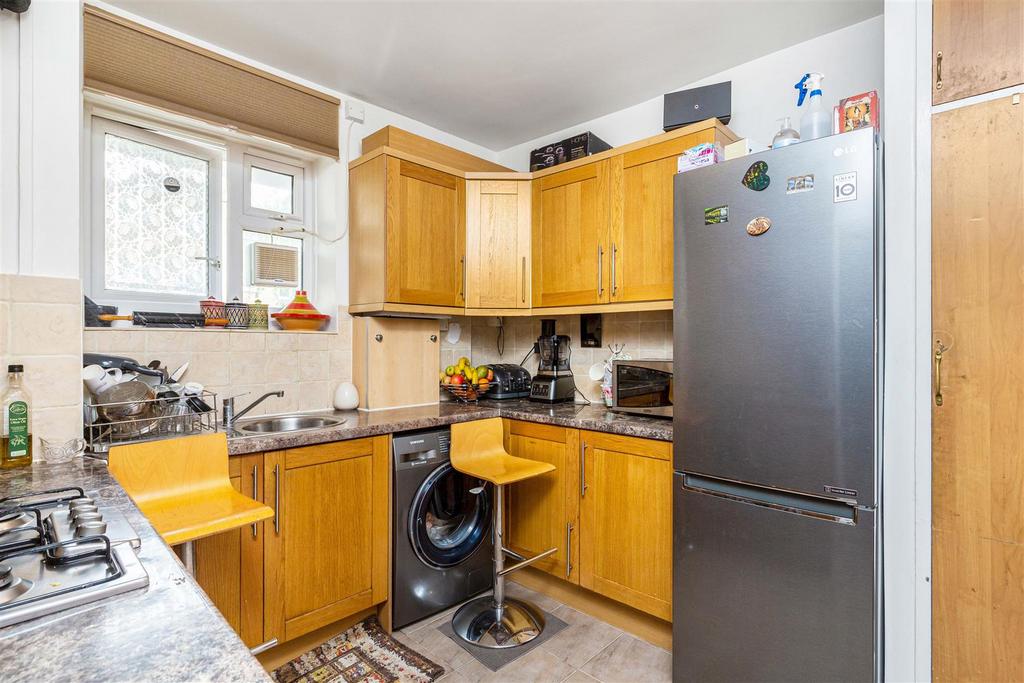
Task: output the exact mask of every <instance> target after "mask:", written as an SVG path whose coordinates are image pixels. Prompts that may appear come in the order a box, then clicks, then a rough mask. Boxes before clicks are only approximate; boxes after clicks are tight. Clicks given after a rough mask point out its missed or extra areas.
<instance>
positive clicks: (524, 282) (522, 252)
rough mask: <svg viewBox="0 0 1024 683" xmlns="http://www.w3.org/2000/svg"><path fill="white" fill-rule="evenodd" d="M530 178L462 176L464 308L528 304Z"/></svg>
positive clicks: (470, 311)
mask: <svg viewBox="0 0 1024 683" xmlns="http://www.w3.org/2000/svg"><path fill="white" fill-rule="evenodd" d="M530 220H531V216H530V181H529V180H467V181H466V272H467V274H466V308H467V309H468V310H467V313H469V314H472V313H473V312H474V310H473V309H491V310H493V309H529V308H530V284H531V283H530Z"/></svg>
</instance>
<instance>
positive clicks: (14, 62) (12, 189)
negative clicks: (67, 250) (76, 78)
mask: <svg viewBox="0 0 1024 683" xmlns="http://www.w3.org/2000/svg"><path fill="white" fill-rule="evenodd" d="M20 28H21V24H20V22H19V20H18V15H16V14H12V13H11V12H0V272H7V273H10V272H15V271H17V269H18V233H17V225H18V80H19V75H20V74H19V68H18V67H19V65H20V60H19V57H18V49H19V44H20V40H19V37H20V36H19V34H20ZM0 333H2V331H0Z"/></svg>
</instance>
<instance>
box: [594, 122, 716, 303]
mask: <svg viewBox="0 0 1024 683" xmlns="http://www.w3.org/2000/svg"><path fill="white" fill-rule="evenodd" d="M715 130H716V129H715V128H708V129H707V130H704V131H700V132H699V133H694V134H692V135H684V136H682V137H678V138H674V139H672V140H666V141H665V142H662V143H659V144H656V145H650V146H648V147H642V148H640V149H637V150H634V151H632V152H627V153H625V154H621V155H619V156H616V157H613V158H612V159H611V162H610V163H611V188H612V190H611V204H612V209H611V212H612V219H611V226H612V227H611V253H610V261H611V263H610V266H609V267H610V272H609V281H610V283H611V301H613V302H620V301H621V302H626V301H671V300H672V282H673V272H672V241H673V240H672V235H673V230H674V224H673V206H674V202H673V179H674V178H675V177H676V171H677V169H678V161H677V159H678V157H679V155H680V154H682V153H683V152H684V151H685V150H687V149H689V148H690V147H693V146H694V145H699V144H701V143H703V142H714V140H715Z"/></svg>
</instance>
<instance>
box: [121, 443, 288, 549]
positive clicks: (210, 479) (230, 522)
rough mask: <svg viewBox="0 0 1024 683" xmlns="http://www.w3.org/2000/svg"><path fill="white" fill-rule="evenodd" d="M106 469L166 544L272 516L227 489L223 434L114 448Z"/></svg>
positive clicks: (219, 531) (265, 508) (192, 538)
mask: <svg viewBox="0 0 1024 683" xmlns="http://www.w3.org/2000/svg"><path fill="white" fill-rule="evenodd" d="M107 466H108V468H109V469H110V473H111V474H112V475H114V478H115V479H117V481H118V483H119V484H121V486H122V487H123V488H124V490H125V491H126V492H127V493H128V495H129V496H131V499H132V500H133V501H134V502H135V504H136V505H137V506H138V508H139V510H141V511H142V514H144V515H145V516H146V519H148V520H149V523H150V524H152V525H153V528H154V529H156V530H157V533H159V534H160V536H161V537H163V539H164V541H165V542H166V543H167V544H168V545H178V544H180V543H188V542H190V541H195V540H197V539H200V538H204V537H206V536H212V535H214V534H219V533H221V532H222V531H230V530H231V529H237V528H239V527H242V526H245V525H246V524H252V523H254V522H259V521H262V520H264V519H269V518H270V517H273V516H274V511H273V510H272V509H271V508H269V507H267V506H266V505H264V504H263V503H260V502H258V501H255V500H253V499H252V498H249V497H248V496H245V495H242V494H241V493H239V492H238V491H236V490H235V489H234V487H232V486H231V480H230V479H229V477H228V442H227V437H226V436H225V435H224V434H219V433H218V434H202V435H199V436H187V437H182V438H180V439H167V440H164V441H149V442H146V443H138V444H130V445H126V446H115V447H114V448H111V449H110V455H109V459H108V461H107Z"/></svg>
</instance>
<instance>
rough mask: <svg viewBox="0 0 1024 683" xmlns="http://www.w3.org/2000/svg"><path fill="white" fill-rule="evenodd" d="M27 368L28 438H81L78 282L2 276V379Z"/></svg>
mask: <svg viewBox="0 0 1024 683" xmlns="http://www.w3.org/2000/svg"><path fill="white" fill-rule="evenodd" d="M11 363H20V364H22V365H24V366H25V387H26V388H27V389H28V392H29V395H30V396H31V398H32V411H33V412H32V433H33V436H34V437H35V441H36V443H35V445H36V455H37V457H38V455H39V449H38V446H39V441H38V439H39V437H46V438H60V439H70V438H73V437H75V436H80V435H81V433H82V388H81V387H82V378H81V370H82V284H81V281H80V280H77V279H74V280H72V279H67V278H53V277H36V276H29V275H0V373H2V374H0V377H3V378H4V380H3V381H2V384H3V385H4V388H6V384H7V382H6V373H7V366H8V364H11Z"/></svg>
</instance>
